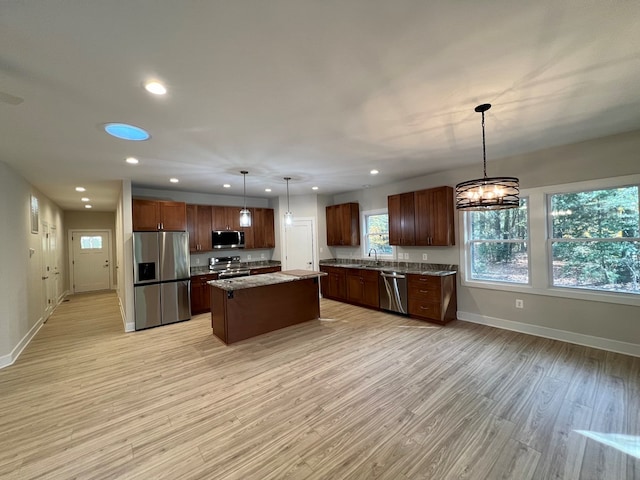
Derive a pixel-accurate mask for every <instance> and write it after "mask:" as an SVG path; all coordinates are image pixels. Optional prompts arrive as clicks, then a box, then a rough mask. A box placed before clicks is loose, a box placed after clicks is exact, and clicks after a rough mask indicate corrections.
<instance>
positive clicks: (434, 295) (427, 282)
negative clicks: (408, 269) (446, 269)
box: [407, 275, 442, 301]
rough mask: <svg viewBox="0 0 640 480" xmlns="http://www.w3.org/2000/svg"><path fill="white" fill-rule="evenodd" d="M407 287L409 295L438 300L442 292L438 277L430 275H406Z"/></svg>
mask: <svg viewBox="0 0 640 480" xmlns="http://www.w3.org/2000/svg"><path fill="white" fill-rule="evenodd" d="M408 277H409V278H408V279H407V289H408V290H409V296H412V295H414V296H416V297H420V298H423V299H431V300H432V301H439V300H440V296H441V293H442V284H441V282H440V277H434V276H432V275H408Z"/></svg>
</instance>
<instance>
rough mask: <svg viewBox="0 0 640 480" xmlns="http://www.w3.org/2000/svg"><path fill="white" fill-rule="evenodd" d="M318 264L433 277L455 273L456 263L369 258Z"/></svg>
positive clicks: (324, 261)
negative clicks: (373, 259) (392, 260)
mask: <svg viewBox="0 0 640 480" xmlns="http://www.w3.org/2000/svg"><path fill="white" fill-rule="evenodd" d="M320 266H321V267H323V266H327V267H339V268H362V269H365V270H377V271H380V272H398V273H412V274H416V275H431V276H435V277H446V276H448V275H455V274H456V273H458V272H457V265H442V264H436V263H410V262H389V261H379V262H377V263H376V262H374V261H369V260H358V259H354V260H345V259H333V260H320Z"/></svg>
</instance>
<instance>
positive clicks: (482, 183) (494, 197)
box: [456, 103, 520, 210]
mask: <svg viewBox="0 0 640 480" xmlns="http://www.w3.org/2000/svg"><path fill="white" fill-rule="evenodd" d="M490 108H491V104H489V103H484V104H482V105H478V106H477V107H476V108H475V111H476V112H478V113H482V156H483V162H484V177H483V178H477V179H475V180H467V181H466V182H462V183H459V184H457V185H456V208H457V209H458V210H502V209H506V208H516V207H518V206H519V205H520V197H519V195H520V180H518V179H517V178H516V177H487V152H486V145H485V136H484V112H486V111H487V110H489V109H490Z"/></svg>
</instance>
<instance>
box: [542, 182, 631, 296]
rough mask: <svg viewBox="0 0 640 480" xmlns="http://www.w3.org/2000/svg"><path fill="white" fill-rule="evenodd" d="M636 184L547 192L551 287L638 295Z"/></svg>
mask: <svg viewBox="0 0 640 480" xmlns="http://www.w3.org/2000/svg"><path fill="white" fill-rule="evenodd" d="M638 198H639V197H638V186H624V187H615V188H607V189H600V190H587V191H579V192H571V193H554V194H552V195H549V196H548V215H547V220H548V222H549V227H548V231H549V243H550V255H549V256H550V260H551V280H552V285H553V286H554V287H571V288H581V289H590V290H598V291H605V292H623V293H640V286H639V282H640V232H639V225H640V222H639V212H638Z"/></svg>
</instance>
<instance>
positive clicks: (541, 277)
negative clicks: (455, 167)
mask: <svg viewBox="0 0 640 480" xmlns="http://www.w3.org/2000/svg"><path fill="white" fill-rule="evenodd" d="M629 185H640V174H634V175H625V176H619V177H609V178H602V179H595V180H586V181H579V182H572V183H564V184H557V185H547V186H542V187H533V188H528V189H521V190H520V195H521V196H522V197H528V199H529V219H528V228H529V269H530V270H529V285H525V284H514V283H502V282H501V283H497V282H489V281H483V280H473V279H471V278H470V276H469V275H468V272H469V270H468V265H469V264H468V258H469V256H470V255H469V254H470V252H469V242H468V238H469V234H468V233H467V226H466V223H467V220H466V217H467V215H466V213H465V212H463V211H459V212H458V213H459V215H458V227H459V231H460V233H461V237H462V238H461V242H460V249H459V255H460V265H461V266H462V268H461V270H460V272H458V273H459V275H460V283H461V285H462V286H463V287H469V288H481V289H488V290H501V291H506V292H515V293H522V294H532V295H545V296H550V297H561V298H568V299H575V300H587V301H596V302H605V303H616V304H621V305H632V306H640V295H639V294H636V293H623V292H605V291H597V290H587V289H584V288H573V287H556V286H553V280H552V279H553V277H552V272H551V269H552V268H553V265H552V257H551V251H550V245H551V243H550V236H549V222H548V221H547V218H548V212H549V208H548V205H547V196H550V195H551V194H555V193H570V192H580V191H586V190H601V189H607V188H616V187H624V186H629Z"/></svg>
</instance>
